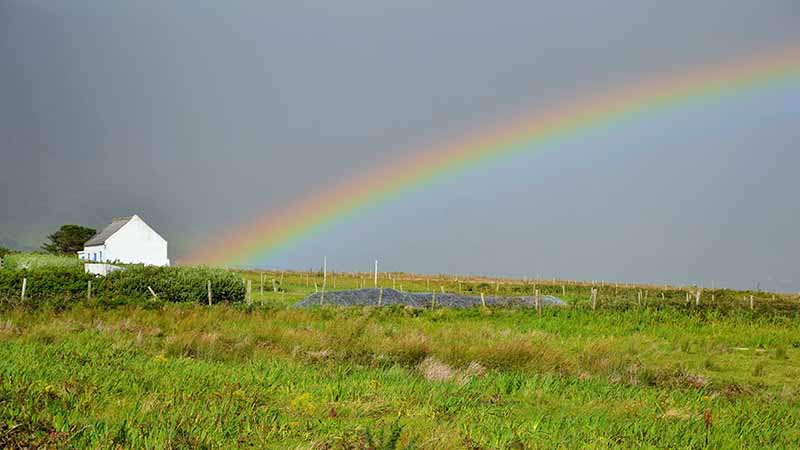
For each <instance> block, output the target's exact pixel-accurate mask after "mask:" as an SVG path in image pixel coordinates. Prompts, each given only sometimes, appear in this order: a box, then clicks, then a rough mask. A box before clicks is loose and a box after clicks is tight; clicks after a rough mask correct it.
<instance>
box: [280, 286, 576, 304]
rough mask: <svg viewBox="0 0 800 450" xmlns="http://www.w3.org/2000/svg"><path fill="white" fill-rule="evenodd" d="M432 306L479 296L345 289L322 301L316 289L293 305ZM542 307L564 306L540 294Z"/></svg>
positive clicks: (502, 300) (522, 300)
mask: <svg viewBox="0 0 800 450" xmlns="http://www.w3.org/2000/svg"><path fill="white" fill-rule="evenodd" d="M434 297H435V301H436V306H437V307H438V306H441V307H449V308H471V307H473V306H480V305H481V297H480V296H469V295H459V294H452V293H445V294H442V293H436V294H433V293H429V292H424V293H421V292H400V291H397V290H395V289H383V294H381V289H378V288H369V289H353V290H348V291H331V292H326V293H325V298H324V300H323V298H322V293H321V292H317V293H314V294H311V295H309V296H308V297H306V298H305V299H304V300H303V301H301V302H299V303H297V304H295V306H298V307H309V306H320V305H321V304H323V305H339V306H389V305H403V306H411V307H417V308H429V307H430V306H431V305H432V303H433V301H434ZM484 298H485V301H486V306H520V307H530V308H532V307H534V306H535V300H534V298H533V297H495V296H485V297H484ZM539 300H540V301H541V302H542V305H543V306H566V303H564V301H563V300H561V299H559V298H557V297H553V296H552V295H542V296H540V297H539Z"/></svg>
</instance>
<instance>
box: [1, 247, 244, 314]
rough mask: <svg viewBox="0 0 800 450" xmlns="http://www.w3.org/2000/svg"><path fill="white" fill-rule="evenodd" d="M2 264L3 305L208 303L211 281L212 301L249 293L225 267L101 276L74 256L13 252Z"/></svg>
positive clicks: (137, 268)
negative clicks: (133, 302)
mask: <svg viewBox="0 0 800 450" xmlns="http://www.w3.org/2000/svg"><path fill="white" fill-rule="evenodd" d="M3 262H4V269H2V270H0V304H5V305H6V306H17V307H33V308H41V307H48V306H51V307H62V308H63V307H66V306H68V305H70V304H73V303H76V302H80V301H84V300H86V299H90V300H91V299H94V300H96V301H98V302H100V303H106V304H118V303H120V302H125V301H128V300H142V299H149V300H150V301H151V302H156V303H157V302H204V303H207V302H208V292H209V283H210V288H211V302H212V303H219V302H241V301H243V300H244V295H245V287H244V283H243V281H242V278H241V277H240V276H239V275H237V274H235V273H232V272H229V271H226V270H222V269H212V268H206V267H145V266H142V265H124V266H123V270H118V271H115V272H113V273H111V274H110V275H108V276H106V277H96V276H94V275H92V274H88V273H85V271H84V268H83V263H82V262H81V261H80V260H78V259H77V258H75V257H70V256H53V255H39V254H33V255H30V254H10V255H7V256H6V257H5V258H3ZM90 283H91V285H90ZM23 284H24V285H25V297H24V298H23V296H22V287H23Z"/></svg>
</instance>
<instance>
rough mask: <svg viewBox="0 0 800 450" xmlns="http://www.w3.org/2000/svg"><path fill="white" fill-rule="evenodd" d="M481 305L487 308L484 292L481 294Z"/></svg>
mask: <svg viewBox="0 0 800 450" xmlns="http://www.w3.org/2000/svg"><path fill="white" fill-rule="evenodd" d="M481 305H483V307H484V308H486V299H485V298H483V292H481Z"/></svg>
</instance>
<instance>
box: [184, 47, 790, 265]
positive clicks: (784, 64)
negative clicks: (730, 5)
mask: <svg viewBox="0 0 800 450" xmlns="http://www.w3.org/2000/svg"><path fill="white" fill-rule="evenodd" d="M785 83H791V84H795V83H800V47H797V46H794V47H788V48H782V49H778V50H775V51H771V52H769V53H761V54H758V55H754V56H749V57H747V58H743V59H739V60H736V61H733V62H732V63H727V64H721V65H715V66H711V67H703V68H700V69H692V70H688V71H686V72H684V73H680V74H678V75H676V76H672V77H667V78H662V79H655V80H648V81H642V82H639V83H636V84H635V85H628V86H623V87H622V88H621V89H619V90H617V91H614V92H610V93H606V94H604V95H599V96H594V97H590V98H585V99H582V100H579V101H577V102H572V103H566V104H563V105H560V106H557V107H555V108H552V109H548V110H546V111H542V112H539V113H536V114H532V115H530V116H527V117H521V118H518V119H516V120H512V121H511V122H510V123H506V124H504V125H503V126H500V127H495V128H492V129H488V130H484V131H483V132H480V133H477V134H475V135H471V136H467V137H464V138H461V139H458V140H456V141H454V142H449V143H445V144H444V145H439V146H435V147H432V148H427V149H421V150H419V151H415V152H412V153H411V156H409V157H406V158H404V159H401V160H393V161H389V162H386V163H384V164H383V165H381V166H379V167H375V168H374V169H373V170H371V171H369V172H368V173H367V174H366V175H361V176H357V177H354V178H351V179H349V180H347V181H345V182H343V183H342V184H340V185H338V186H332V187H330V188H328V189H325V190H324V191H322V192H320V193H318V194H315V195H312V196H310V197H308V198H305V199H302V200H300V201H297V202H295V203H294V204H291V205H288V206H287V207H286V208H285V209H283V210H279V211H269V212H267V213H265V214H263V215H262V216H261V217H259V218H257V219H256V220H254V221H252V222H249V223H244V224H241V225H239V226H236V227H234V229H233V230H232V231H228V232H226V235H224V236H222V238H221V239H215V241H214V242H213V243H211V244H208V245H207V246H205V247H203V248H199V249H197V250H196V251H195V252H194V253H192V254H190V255H189V257H188V258H187V260H186V262H187V263H189V264H223V265H247V264H248V262H252V261H253V260H254V259H255V258H268V257H270V256H273V255H274V254H276V253H277V252H279V251H280V250H282V249H284V248H286V247H288V246H289V245H291V244H292V243H295V242H298V241H300V240H302V239H303V238H307V237H310V236H312V235H314V234H315V233H318V232H320V231H322V230H324V229H325V228H327V227H328V226H329V225H331V224H332V223H335V222H337V221H339V220H345V219H347V218H348V217H351V216H353V215H357V214H358V213H359V212H361V211H363V210H365V209H366V208H369V207H370V206H374V205H377V204H383V203H387V202H390V201H391V200H392V199H394V198H396V197H397V196H399V195H402V194H403V193H404V192H406V191H408V190H410V189H415V188H419V187H420V186H424V185H425V184H426V183H429V182H431V181H434V180H436V179H438V178H439V177H443V176H450V175H451V174H457V173H459V172H462V171H465V170H469V169H473V168H476V167H480V166H483V165H486V164H488V163H490V162H492V161H494V160H496V159H498V158H506V157H511V156H513V155H515V154H520V153H526V152H534V151H537V150H541V149H543V148H546V147H547V146H548V144H553V143H554V142H555V141H557V140H558V139H561V138H565V137H569V136H572V135H577V134H580V133H581V132H585V131H589V130H591V129H595V128H599V127H601V126H604V125H608V124H612V123H615V122H622V121H624V120H626V119H630V118H636V117H639V116H641V115H645V114H647V113H650V112H656V111H659V110H663V109H667V108H675V107H689V106H690V105H696V104H697V103H698V102H700V103H702V102H710V101H713V100H715V99H718V98H720V97H725V96H730V95H737V94H740V93H747V92H751V91H757V90H760V89H768V88H771V87H774V86H775V85H780V84H785Z"/></svg>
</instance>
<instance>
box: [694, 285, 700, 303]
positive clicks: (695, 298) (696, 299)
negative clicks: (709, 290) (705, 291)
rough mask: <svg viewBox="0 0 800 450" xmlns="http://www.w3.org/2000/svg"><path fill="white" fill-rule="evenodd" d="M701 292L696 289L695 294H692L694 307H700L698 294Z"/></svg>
mask: <svg viewBox="0 0 800 450" xmlns="http://www.w3.org/2000/svg"><path fill="white" fill-rule="evenodd" d="M701 292H702V290H701V289H698V290H697V292H695V293H694V306H700V293H701Z"/></svg>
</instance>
